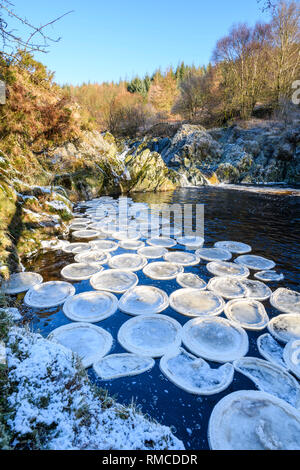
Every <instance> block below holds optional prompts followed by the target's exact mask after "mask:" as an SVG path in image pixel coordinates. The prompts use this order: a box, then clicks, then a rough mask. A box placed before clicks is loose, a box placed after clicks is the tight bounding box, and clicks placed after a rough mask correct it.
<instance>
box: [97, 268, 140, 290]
mask: <svg viewBox="0 0 300 470" xmlns="http://www.w3.org/2000/svg"><path fill="white" fill-rule="evenodd" d="M138 282H139V279H138V277H137V275H136V274H135V273H133V272H131V271H122V270H118V269H107V270H105V271H102V272H100V273H97V274H94V275H93V276H92V277H91V279H90V284H91V286H92V287H93V288H94V289H95V290H104V291H109V292H115V293H116V294H123V293H124V292H126V291H127V290H128V289H131V288H132V287H134V286H136V285H137V283H138Z"/></svg>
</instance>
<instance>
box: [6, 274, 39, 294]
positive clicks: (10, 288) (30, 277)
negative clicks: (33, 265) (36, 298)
mask: <svg viewBox="0 0 300 470" xmlns="http://www.w3.org/2000/svg"><path fill="white" fill-rule="evenodd" d="M42 282H43V278H42V276H41V275H40V274H38V273H32V272H23V273H15V274H11V276H10V278H9V279H8V280H5V281H3V282H2V284H1V290H2V291H3V293H4V294H9V295H13V294H19V293H20V292H26V291H28V290H29V289H31V287H33V286H35V285H38V284H41V283H42Z"/></svg>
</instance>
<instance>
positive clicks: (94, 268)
mask: <svg viewBox="0 0 300 470" xmlns="http://www.w3.org/2000/svg"><path fill="white" fill-rule="evenodd" d="M72 268H75V269H80V268H82V269H84V268H90V273H89V274H84V275H83V276H82V275H74V274H73V275H72V273H71V272H70V273H69V271H72ZM103 269H104V268H103V266H101V265H100V264H98V263H71V264H68V265H67V266H65V267H64V268H63V269H62V270H61V272H60V274H61V276H62V277H63V278H64V279H67V281H87V280H88V279H90V278H91V277H92V276H93V275H94V274H97V273H98V272H101V271H103Z"/></svg>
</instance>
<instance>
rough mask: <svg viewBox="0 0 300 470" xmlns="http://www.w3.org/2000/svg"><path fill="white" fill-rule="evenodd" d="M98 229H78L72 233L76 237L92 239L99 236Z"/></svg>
mask: <svg viewBox="0 0 300 470" xmlns="http://www.w3.org/2000/svg"><path fill="white" fill-rule="evenodd" d="M98 235H99V232H98V230H76V231H75V232H73V233H72V236H73V237H74V238H80V239H87V240H91V239H92V238H96V237H98Z"/></svg>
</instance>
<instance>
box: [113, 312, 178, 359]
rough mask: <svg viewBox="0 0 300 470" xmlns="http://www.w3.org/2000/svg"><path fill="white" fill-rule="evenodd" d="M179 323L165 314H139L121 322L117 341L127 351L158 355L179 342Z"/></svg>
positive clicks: (152, 355) (151, 355)
mask: <svg viewBox="0 0 300 470" xmlns="http://www.w3.org/2000/svg"><path fill="white" fill-rule="evenodd" d="M181 331H182V327H181V325H180V323H178V322H177V321H176V320H174V319H173V318H171V317H168V316H166V315H161V314H160V315H157V314H155V315H141V316H138V317H134V318H131V319H130V320H128V321H126V322H125V323H123V325H122V326H121V328H120V329H119V332H118V341H119V343H120V344H121V345H122V346H123V348H124V349H126V350H127V351H129V352H132V353H134V354H141V355H142V356H150V357H160V356H163V355H164V354H167V353H168V352H169V351H170V350H172V349H173V348H175V347H179V346H180V344H181Z"/></svg>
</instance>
